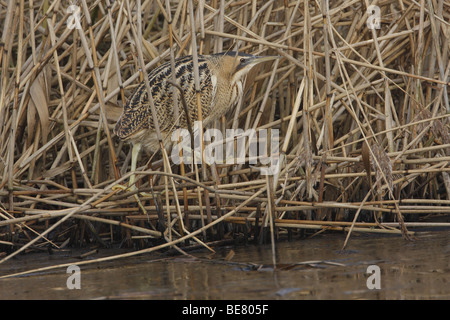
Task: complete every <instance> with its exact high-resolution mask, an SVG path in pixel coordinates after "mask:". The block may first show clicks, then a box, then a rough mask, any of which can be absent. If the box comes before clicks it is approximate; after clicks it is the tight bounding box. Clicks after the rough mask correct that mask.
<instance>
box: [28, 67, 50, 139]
mask: <svg viewBox="0 0 450 320" xmlns="http://www.w3.org/2000/svg"><path fill="white" fill-rule="evenodd" d="M47 85H48V83H47V81H46V79H45V69H44V70H43V71H42V72H41V73H40V74H39V75H38V76H37V77H36V79H35V80H34V81H33V84H32V85H31V87H30V96H31V99H30V102H31V100H32V103H31V104H32V105H31V106H29V108H31V107H34V108H35V109H36V111H37V113H38V115H39V121H40V123H41V132H42V134H41V137H42V143H43V144H45V143H47V137H48V134H49V132H50V117H49V111H48V93H49V88H48V87H47Z"/></svg>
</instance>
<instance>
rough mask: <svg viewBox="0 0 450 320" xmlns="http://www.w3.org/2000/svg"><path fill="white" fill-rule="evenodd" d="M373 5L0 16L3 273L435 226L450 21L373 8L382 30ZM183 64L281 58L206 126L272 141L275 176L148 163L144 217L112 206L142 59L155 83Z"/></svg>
mask: <svg viewBox="0 0 450 320" xmlns="http://www.w3.org/2000/svg"><path fill="white" fill-rule="evenodd" d="M71 5H74V6H71ZM368 5H369V3H368V1H330V2H329V3H328V1H273V0H272V1H271V0H269V1H259V0H244V1H224V0H214V1H194V2H192V0H183V1H165V2H164V1H143V2H142V3H140V2H135V1H131V0H123V1H119V0H118V1H108V0H106V1H85V0H81V1H78V2H75V1H74V2H73V3H71V2H67V1H47V0H43V1H30V2H25V1H23V0H18V1H12V2H8V4H7V3H5V2H3V1H0V30H1V42H0V72H1V74H0V252H1V251H4V252H5V254H4V257H3V258H2V259H3V260H1V261H0V262H2V261H5V260H7V259H9V258H10V257H12V256H14V255H15V254H17V253H19V252H24V251H28V250H39V249H42V248H46V247H48V246H51V247H53V248H62V247H65V246H68V245H72V246H86V245H88V244H99V245H102V246H110V245H114V244H118V243H121V244H122V245H127V246H136V247H137V248H138V249H141V251H136V252H134V253H142V252H150V251H154V250H159V249H161V248H164V247H174V246H176V247H177V248H179V250H181V248H182V247H183V245H185V244H188V243H190V244H200V245H202V246H205V247H207V248H209V249H210V250H213V249H212V248H211V247H210V246H209V245H208V241H211V240H217V239H229V238H230V237H233V236H234V237H236V236H239V235H241V236H243V237H248V238H253V239H255V240H257V241H271V242H272V244H274V242H275V240H276V238H277V237H280V236H282V235H283V234H288V236H292V235H294V236H295V235H296V234H299V233H301V232H300V230H315V231H319V232H321V231H324V230H339V231H345V232H347V234H348V235H350V233H351V232H349V231H361V232H388V233H403V235H404V236H405V237H407V238H408V237H410V233H409V232H410V231H408V230H407V228H408V227H409V226H421V225H422V226H434V225H436V223H433V222H430V221H431V220H430V219H429V218H441V217H444V218H445V217H448V214H449V212H450V206H449V204H450V180H449V174H448V172H449V171H450V167H449V165H448V164H449V160H450V158H449V155H448V150H449V147H450V139H449V133H448V120H447V114H448V112H449V111H450V106H449V94H448V90H449V71H450V63H449V48H450V44H449V37H450V24H449V21H450V8H449V4H448V2H445V1H443V0H435V1H433V0H427V1H425V0H422V1H420V3H419V2H416V1H411V0H398V1H394V0H393V1H383V2H378V3H377V6H378V8H379V14H380V28H379V29H375V28H372V29H371V28H369V26H368V24H367V21H369V22H370V21H372V22H376V21H375V20H372V19H371V18H370V16H372V15H373V14H376V13H377V11H376V10H375V11H373V12H371V11H367V7H368ZM191 6H192V7H194V8H195V9H194V12H190V11H189V7H191ZM139 7H140V9H139ZM76 8H79V9H80V13H79V20H78V15H77V11H75V9H76ZM140 12H142V14H141V15H139V13H140ZM191 13H192V14H191ZM78 23H79V25H78ZM77 27H79V28H77ZM140 34H142V38H141V37H140V36H139V35H140ZM194 40H195V41H194ZM193 48H194V50H196V51H197V52H198V53H199V54H209V53H215V52H222V51H226V50H240V51H245V52H247V53H254V54H261V55H279V56H280V59H278V60H277V61H276V62H275V63H273V64H267V65H266V64H265V65H264V66H262V67H260V68H259V69H258V70H256V72H252V73H251V74H250V75H249V76H248V78H247V88H246V95H245V97H244V99H243V101H241V103H240V104H239V105H238V106H237V107H236V109H234V110H233V112H231V113H230V114H229V115H227V117H223V119H222V120H221V121H220V122H218V123H216V124H215V126H216V127H217V128H221V129H222V130H223V132H225V131H224V130H225V128H242V129H244V130H248V129H255V130H257V131H258V130H262V129H267V130H269V132H270V130H275V129H277V130H279V153H278V154H277V157H278V158H279V160H280V171H279V173H278V174H275V175H266V176H265V175H262V174H261V172H260V170H259V169H258V166H261V164H260V163H258V165H256V166H255V165H249V164H248V161H246V163H244V164H229V165H227V164H213V165H210V166H207V165H195V166H192V165H187V164H185V165H181V166H177V165H173V164H172V163H171V162H170V159H169V158H168V157H166V156H165V155H162V154H161V153H157V154H155V155H148V156H145V157H142V159H141V162H140V165H141V167H140V168H139V169H138V170H137V174H138V175H137V180H138V181H137V184H138V186H139V191H140V193H139V194H138V197H139V199H140V202H141V204H142V207H143V209H142V208H141V207H140V206H139V205H138V203H137V202H136V199H135V197H134V196H133V194H136V192H132V191H124V190H120V189H116V188H114V187H115V186H116V185H118V184H126V183H127V181H128V178H129V176H130V172H129V162H130V152H131V148H130V146H129V145H128V144H126V143H122V142H120V141H119V140H118V139H117V138H116V137H114V136H113V135H112V127H113V126H114V123H115V121H116V120H117V119H118V117H119V115H120V113H121V110H122V107H123V105H124V104H125V103H126V99H127V97H129V96H130V95H131V93H132V91H133V89H134V88H135V87H136V86H137V84H138V83H139V82H140V80H142V69H141V68H140V61H139V57H140V56H142V58H143V60H144V61H145V63H146V65H145V68H146V70H151V69H152V68H154V67H155V66H157V65H159V64H160V63H161V62H164V61H169V59H170V55H171V54H173V56H174V57H179V56H184V55H188V54H191V53H192V49H193ZM247 157H248V154H247ZM247 160H248V159H247ZM144 211H145V212H144ZM437 225H439V226H444V225H446V224H445V223H441V224H437ZM447 225H448V224H447ZM310 232H311V231H310ZM134 253H133V254H134ZM124 256H126V255H124Z"/></svg>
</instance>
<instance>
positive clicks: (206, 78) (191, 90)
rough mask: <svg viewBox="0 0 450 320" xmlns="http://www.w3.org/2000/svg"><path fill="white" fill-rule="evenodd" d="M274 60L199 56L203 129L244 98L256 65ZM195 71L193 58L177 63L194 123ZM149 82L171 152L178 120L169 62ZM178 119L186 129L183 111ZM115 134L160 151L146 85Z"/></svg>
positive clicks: (233, 55) (232, 54)
mask: <svg viewBox="0 0 450 320" xmlns="http://www.w3.org/2000/svg"><path fill="white" fill-rule="evenodd" d="M274 58H276V57H267V56H266V57H261V56H253V55H249V54H245V53H236V52H227V53H219V54H213V55H200V56H199V57H198V63H199V75H200V90H201V104H202V119H203V126H207V125H208V124H210V123H211V122H213V121H214V120H216V119H218V118H220V117H221V116H222V115H224V114H225V113H226V112H227V111H228V110H230V109H231V107H233V106H234V105H235V104H236V102H237V101H238V100H239V97H240V96H241V95H242V94H243V92H242V91H243V83H242V81H243V78H244V76H245V75H246V74H247V73H248V72H249V71H250V69H251V68H252V67H253V66H254V65H256V64H257V63H260V62H264V61H268V60H272V59H274ZM193 68H194V67H193V61H192V56H185V57H182V58H179V59H176V60H175V72H176V79H177V83H178V84H179V85H180V87H181V88H182V90H183V94H184V97H185V99H186V102H187V105H188V110H189V113H190V114H189V116H190V119H191V122H192V123H193V122H194V121H196V120H197V119H198V111H197V101H196V91H195V86H194V69H193ZM148 79H149V84H150V87H151V89H152V96H153V101H154V104H155V108H156V111H157V114H158V115H157V116H158V121H159V125H160V130H161V134H162V138H163V140H164V145H165V146H166V148H170V134H171V133H172V130H174V128H175V127H174V124H175V123H176V120H177V119H175V116H174V109H173V99H172V84H170V82H169V81H170V80H171V66H170V62H167V63H164V64H163V65H161V66H159V67H158V68H155V69H154V70H152V71H151V72H150V73H149V75H148ZM179 116H180V121H179V125H180V127H181V128H186V127H187V120H186V114H185V112H184V111H183V109H181V108H180V112H179ZM114 133H115V134H116V135H117V136H118V137H119V138H121V139H123V140H127V141H130V142H131V143H141V144H142V146H143V147H144V148H146V149H147V150H149V151H151V152H154V151H156V150H158V149H159V141H158V139H157V137H156V133H155V127H154V122H153V119H152V115H151V112H150V106H149V101H148V96H147V90H146V87H145V83H144V82H142V83H141V84H140V85H139V86H138V87H137V89H136V91H135V92H134V93H133V95H132V96H131V98H130V100H129V102H128V103H127V105H126V106H125V108H124V110H123V114H122V115H121V117H120V119H119V121H118V122H117V124H116V126H115V128H114Z"/></svg>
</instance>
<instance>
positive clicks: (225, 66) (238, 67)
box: [215, 51, 279, 83]
mask: <svg viewBox="0 0 450 320" xmlns="http://www.w3.org/2000/svg"><path fill="white" fill-rule="evenodd" d="M215 56H216V57H217V58H219V60H220V62H219V64H220V68H221V69H222V70H223V72H224V73H225V74H227V75H228V76H230V77H231V79H232V81H231V82H232V83H235V82H237V81H239V80H241V79H242V78H243V77H244V76H245V75H246V74H248V73H249V71H250V70H251V69H252V68H253V67H254V66H255V65H257V64H259V63H262V62H266V61H272V60H275V59H278V58H279V57H278V56H254V55H252V54H248V53H243V52H235V51H229V52H225V53H218V54H216V55H215Z"/></svg>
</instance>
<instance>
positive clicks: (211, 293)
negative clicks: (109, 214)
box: [0, 230, 450, 300]
mask: <svg viewBox="0 0 450 320" xmlns="http://www.w3.org/2000/svg"><path fill="white" fill-rule="evenodd" d="M449 239H450V230H447V231H424V232H420V233H418V234H417V240H416V241H413V242H409V241H406V240H403V239H402V238H401V237H398V236H378V235H377V236H372V235H363V234H359V235H357V234H356V233H355V234H353V235H352V238H351V239H350V242H349V244H348V246H347V248H346V250H345V251H341V250H340V249H341V247H342V244H343V242H344V240H345V235H343V234H325V235H321V236H318V237H315V238H312V239H303V240H295V241H292V242H279V243H277V250H278V251H277V256H276V258H277V265H278V269H277V270H276V271H273V267H272V253H271V247H270V245H264V246H253V245H247V246H239V247H224V248H218V249H217V252H216V254H210V253H209V252H206V251H203V250H202V251H197V252H194V253H192V255H194V256H195V257H198V258H201V259H200V260H198V259H195V258H192V257H189V256H187V257H186V256H176V257H167V256H163V255H161V254H159V253H154V254H148V255H143V256H139V257H133V258H131V259H126V260H116V261H112V262H106V263H99V264H97V263H96V264H90V265H84V266H80V268H81V289H80V290H69V289H68V288H67V286H66V281H67V278H68V277H69V274H67V273H66V269H63V268H60V269H56V270H51V271H47V272H43V273H39V274H34V275H31V276H23V277H15V278H7V279H1V280H0V298H1V299H168V300H173V299H177V300H178V299H180V300H183V299H202V300H209V299H212V300H218V299H231V300H236V299H238V300H246V299H257V300H275V299H281V300H284V299H287V300H291V299H450V243H449ZM231 250H233V251H234V253H235V255H234V256H233V258H232V259H231V260H230V261H225V260H224V258H225V256H226V255H227V254H228V253H230V251H231ZM77 254H79V253H77ZM101 254H104V255H109V254H111V251H108V250H104V251H102V250H100V253H99V255H101ZM72 255H75V252H72ZM95 258H98V255H97V256H95ZM73 261H75V262H76V261H77V260H76V259H74V258H72V257H65V256H63V255H60V254H55V255H48V254H28V255H24V256H18V257H17V258H14V259H12V260H9V261H7V262H6V263H4V264H1V265H0V275H4V274H10V273H13V272H18V271H22V270H30V269H33V268H37V267H42V266H46V265H55V264H60V263H68V262H73ZM312 261H315V262H312ZM370 265H376V266H378V267H379V268H380V273H381V274H380V278H379V279H380V284H381V289H379V290H378V289H372V290H370V289H368V287H367V280H368V278H369V276H371V274H368V273H367V268H368V266H370Z"/></svg>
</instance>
